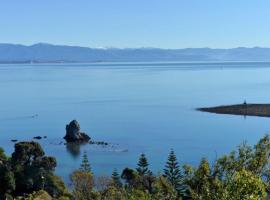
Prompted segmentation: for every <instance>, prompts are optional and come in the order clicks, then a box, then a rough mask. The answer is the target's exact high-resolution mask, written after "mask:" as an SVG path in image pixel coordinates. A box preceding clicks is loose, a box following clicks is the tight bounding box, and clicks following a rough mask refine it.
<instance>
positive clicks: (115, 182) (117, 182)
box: [111, 169, 122, 188]
mask: <svg viewBox="0 0 270 200" xmlns="http://www.w3.org/2000/svg"><path fill="white" fill-rule="evenodd" d="M111 178H112V182H113V185H114V186H116V187H118V188H120V187H122V182H121V179H120V176H119V174H118V171H117V169H114V170H113V173H112V177H111Z"/></svg>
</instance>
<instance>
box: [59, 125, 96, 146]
mask: <svg viewBox="0 0 270 200" xmlns="http://www.w3.org/2000/svg"><path fill="white" fill-rule="evenodd" d="M64 139H65V140H66V141H67V142H80V143H84V142H88V141H89V140H90V139H91V138H90V137H89V136H88V135H87V134H86V133H83V132H81V128H80V124H79V123H78V121H76V120H73V121H71V122H70V123H69V124H67V125H66V136H65V137H64Z"/></svg>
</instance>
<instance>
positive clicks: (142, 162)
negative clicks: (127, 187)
mask: <svg viewBox="0 0 270 200" xmlns="http://www.w3.org/2000/svg"><path fill="white" fill-rule="evenodd" d="M137 165H138V168H136V170H137V172H138V173H139V174H140V175H141V176H144V175H146V174H148V173H150V171H149V169H148V165H149V164H148V161H147V158H146V157H145V154H141V156H140V158H139V162H138V164H137Z"/></svg>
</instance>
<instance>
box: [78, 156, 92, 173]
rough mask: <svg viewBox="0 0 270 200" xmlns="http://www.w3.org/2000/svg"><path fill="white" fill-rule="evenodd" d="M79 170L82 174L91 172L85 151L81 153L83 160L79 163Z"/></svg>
mask: <svg viewBox="0 0 270 200" xmlns="http://www.w3.org/2000/svg"><path fill="white" fill-rule="evenodd" d="M80 170H81V171H82V172H91V166H90V163H89V160H88V157H87V153H86V151H85V152H84V153H83V160H82V163H81V167H80Z"/></svg>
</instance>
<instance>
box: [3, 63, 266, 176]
mask: <svg viewBox="0 0 270 200" xmlns="http://www.w3.org/2000/svg"><path fill="white" fill-rule="evenodd" d="M269 91H270V63H107V64H103V63H99V64H40V65H35V64H32V65H0V94H1V96H0V105H1V106H0V146H2V147H3V148H4V149H5V150H6V152H7V153H8V154H10V153H11V152H12V151H13V145H14V143H12V142H11V139H18V140H19V141H22V140H31V139H32V138H33V137H34V136H37V135H40V136H47V139H42V140H40V142H41V144H42V146H43V147H44V149H45V151H46V153H47V154H49V155H52V156H55V157H56V158H57V161H58V167H57V170H56V172H57V174H58V175H60V176H62V177H63V178H64V179H65V180H68V175H69V174H70V172H71V171H72V170H74V169H76V168H78V167H79V165H80V162H81V155H80V153H79V152H78V151H80V152H83V151H86V152H87V154H88V156H89V160H90V163H91V166H92V169H93V171H94V173H95V174H97V175H110V174H111V172H112V170H113V168H117V169H118V170H119V171H120V170H121V169H123V168H124V167H126V166H130V167H134V166H135V165H136V163H137V159H138V156H139V154H140V153H142V152H144V153H146V155H147V157H148V159H149V162H150V168H151V169H152V170H153V171H155V172H158V171H161V170H162V169H163V166H164V163H165V161H166V158H167V154H168V152H169V150H170V148H173V149H174V150H175V152H176V154H177V157H178V160H179V161H180V163H189V164H192V165H196V164H198V162H199V159H200V158H201V157H207V158H209V159H210V160H213V159H214V158H215V157H216V156H219V155H222V154H224V153H227V152H229V151H230V150H232V149H234V148H235V147H236V146H237V145H238V144H240V143H241V142H243V141H244V140H246V141H248V142H249V143H250V144H255V142H257V140H258V139H259V138H260V137H262V136H263V135H264V134H266V133H267V132H269V130H270V119H268V118H259V117H246V118H244V117H242V116H229V115H216V114H210V113H202V112H198V111H196V110H195V108H197V107H203V106H215V105H221V104H233V103H242V102H243V101H244V100H246V101H247V102H248V103H269V101H270V92H269ZM72 119H77V120H78V121H79V122H80V124H81V129H82V131H85V132H87V133H89V134H90V135H91V137H92V138H93V139H94V140H97V141H106V142H109V143H110V145H109V147H102V146H95V145H86V146H82V147H81V149H73V151H72V149H71V148H67V146H65V145H64V144H63V143H62V142H63V139H62V137H63V136H64V134H65V125H66V124H67V123H68V122H69V121H70V120H72Z"/></svg>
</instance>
